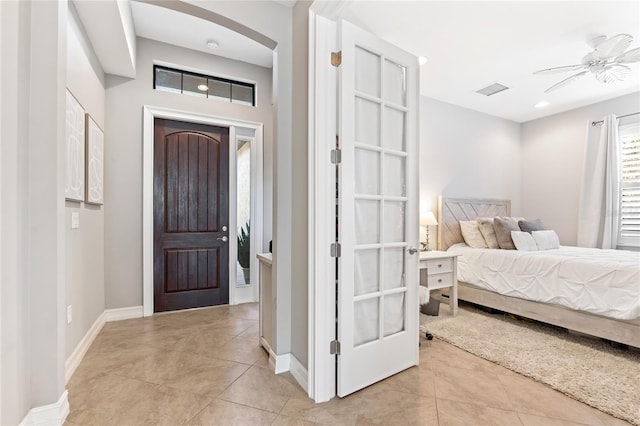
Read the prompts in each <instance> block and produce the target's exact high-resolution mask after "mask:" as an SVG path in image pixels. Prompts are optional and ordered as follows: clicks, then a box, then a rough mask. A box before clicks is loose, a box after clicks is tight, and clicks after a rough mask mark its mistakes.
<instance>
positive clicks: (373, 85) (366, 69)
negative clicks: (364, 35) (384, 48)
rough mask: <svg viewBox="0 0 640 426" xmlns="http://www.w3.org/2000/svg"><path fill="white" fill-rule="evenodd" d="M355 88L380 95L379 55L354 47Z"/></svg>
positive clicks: (372, 94) (369, 93)
mask: <svg viewBox="0 0 640 426" xmlns="http://www.w3.org/2000/svg"><path fill="white" fill-rule="evenodd" d="M355 65H356V73H355V79H356V90H357V91H359V92H362V93H366V94H368V95H371V96H375V97H380V56H378V55H376V54H374V53H371V52H369V51H368V50H365V49H362V48H360V47H356V61H355Z"/></svg>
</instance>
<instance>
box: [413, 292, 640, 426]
mask: <svg viewBox="0 0 640 426" xmlns="http://www.w3.org/2000/svg"><path fill="white" fill-rule="evenodd" d="M441 307H442V308H444V309H441V312H440V315H439V316H436V317H429V316H427V315H424V314H421V316H422V318H421V329H422V330H423V332H424V329H425V326H426V327H427V328H428V329H429V332H431V333H432V334H433V335H434V336H436V337H437V338H438V339H441V340H444V341H445V342H449V343H451V344H453V345H454V346H457V347H459V348H461V349H463V350H465V351H467V352H470V353H472V354H474V355H477V356H479V357H481V358H484V359H487V360H489V361H492V362H494V363H496V364H499V365H502V366H503V367H506V368H508V369H510V370H512V371H515V372H517V373H520V374H523V375H525V376H528V377H531V378H533V379H535V380H537V381H539V382H542V383H546V384H548V385H549V386H551V387H552V388H554V389H556V390H558V391H560V392H562V393H564V394H566V395H569V396H571V397H572V398H574V399H577V400H578V401H582V402H584V403H586V404H589V405H591V406H592V407H595V408H597V409H599V410H601V411H604V412H606V413H609V414H611V415H613V416H615V417H618V418H620V419H624V420H626V421H628V422H631V423H633V424H635V425H639V426H640V352H638V351H635V350H631V351H630V350H623V349H617V348H614V347H612V346H611V345H610V344H608V343H607V342H605V341H602V340H599V339H593V338H589V337H583V336H577V335H573V334H569V333H567V332H566V331H564V330H562V329H559V328H556V327H553V326H549V325H546V324H542V323H538V322H534V321H530V320H521V319H520V320H518V319H514V318H512V317H511V316H509V315H505V314H502V315H496V314H488V313H485V312H483V311H480V310H479V309H476V308H473V307H470V306H467V305H465V306H464V307H461V309H459V310H458V315H457V316H456V317H451V316H450V315H449V312H448V306H446V305H444V304H442V305H441ZM442 311H444V312H442ZM488 336H491V338H487V337H488Z"/></svg>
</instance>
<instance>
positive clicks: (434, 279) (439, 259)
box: [420, 251, 458, 316]
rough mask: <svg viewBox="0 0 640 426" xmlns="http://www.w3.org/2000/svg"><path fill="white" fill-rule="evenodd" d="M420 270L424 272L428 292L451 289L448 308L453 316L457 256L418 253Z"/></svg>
mask: <svg viewBox="0 0 640 426" xmlns="http://www.w3.org/2000/svg"><path fill="white" fill-rule="evenodd" d="M420 269H421V270H426V274H427V288H428V289H429V291H431V290H438V289H441V288H449V287H450V288H451V294H450V295H449V306H450V307H451V314H452V315H454V316H455V315H456V314H457V313H458V255H457V254H451V253H448V252H446V251H423V252H420ZM421 275H422V272H421ZM420 284H424V283H423V282H421V283H420Z"/></svg>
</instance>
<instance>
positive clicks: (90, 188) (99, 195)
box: [85, 114, 104, 204]
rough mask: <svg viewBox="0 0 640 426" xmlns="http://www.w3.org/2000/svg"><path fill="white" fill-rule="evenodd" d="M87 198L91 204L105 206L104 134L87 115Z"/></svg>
mask: <svg viewBox="0 0 640 426" xmlns="http://www.w3.org/2000/svg"><path fill="white" fill-rule="evenodd" d="M86 126H87V146H86V150H87V168H86V174H87V196H86V200H85V201H86V202H87V203H90V204H103V203H104V193H103V178H104V133H103V132H102V129H100V127H99V126H98V125H97V124H96V122H95V121H94V119H93V118H92V117H91V116H90V115H89V114H87V121H86Z"/></svg>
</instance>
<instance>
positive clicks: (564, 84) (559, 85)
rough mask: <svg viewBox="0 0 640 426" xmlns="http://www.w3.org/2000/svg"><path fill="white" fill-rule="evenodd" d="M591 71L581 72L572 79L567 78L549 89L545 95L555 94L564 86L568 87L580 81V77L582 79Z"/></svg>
mask: <svg viewBox="0 0 640 426" xmlns="http://www.w3.org/2000/svg"><path fill="white" fill-rule="evenodd" d="M588 72H589V71H582V72H579V73H578V74H574V75H572V76H571V77H568V78H565V79H564V80H562V81H560V82H558V83H556V84H554V85H553V86H551V87H549V88H548V89H547V90H545V91H544V93H550V92H553V91H554V90H557V89H559V88H561V87H563V86H566V85H567V84H569V83H571V82H573V81H575V80H577V79H579V78H580V77H582V76H583V75H585V74H586V73H588Z"/></svg>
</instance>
